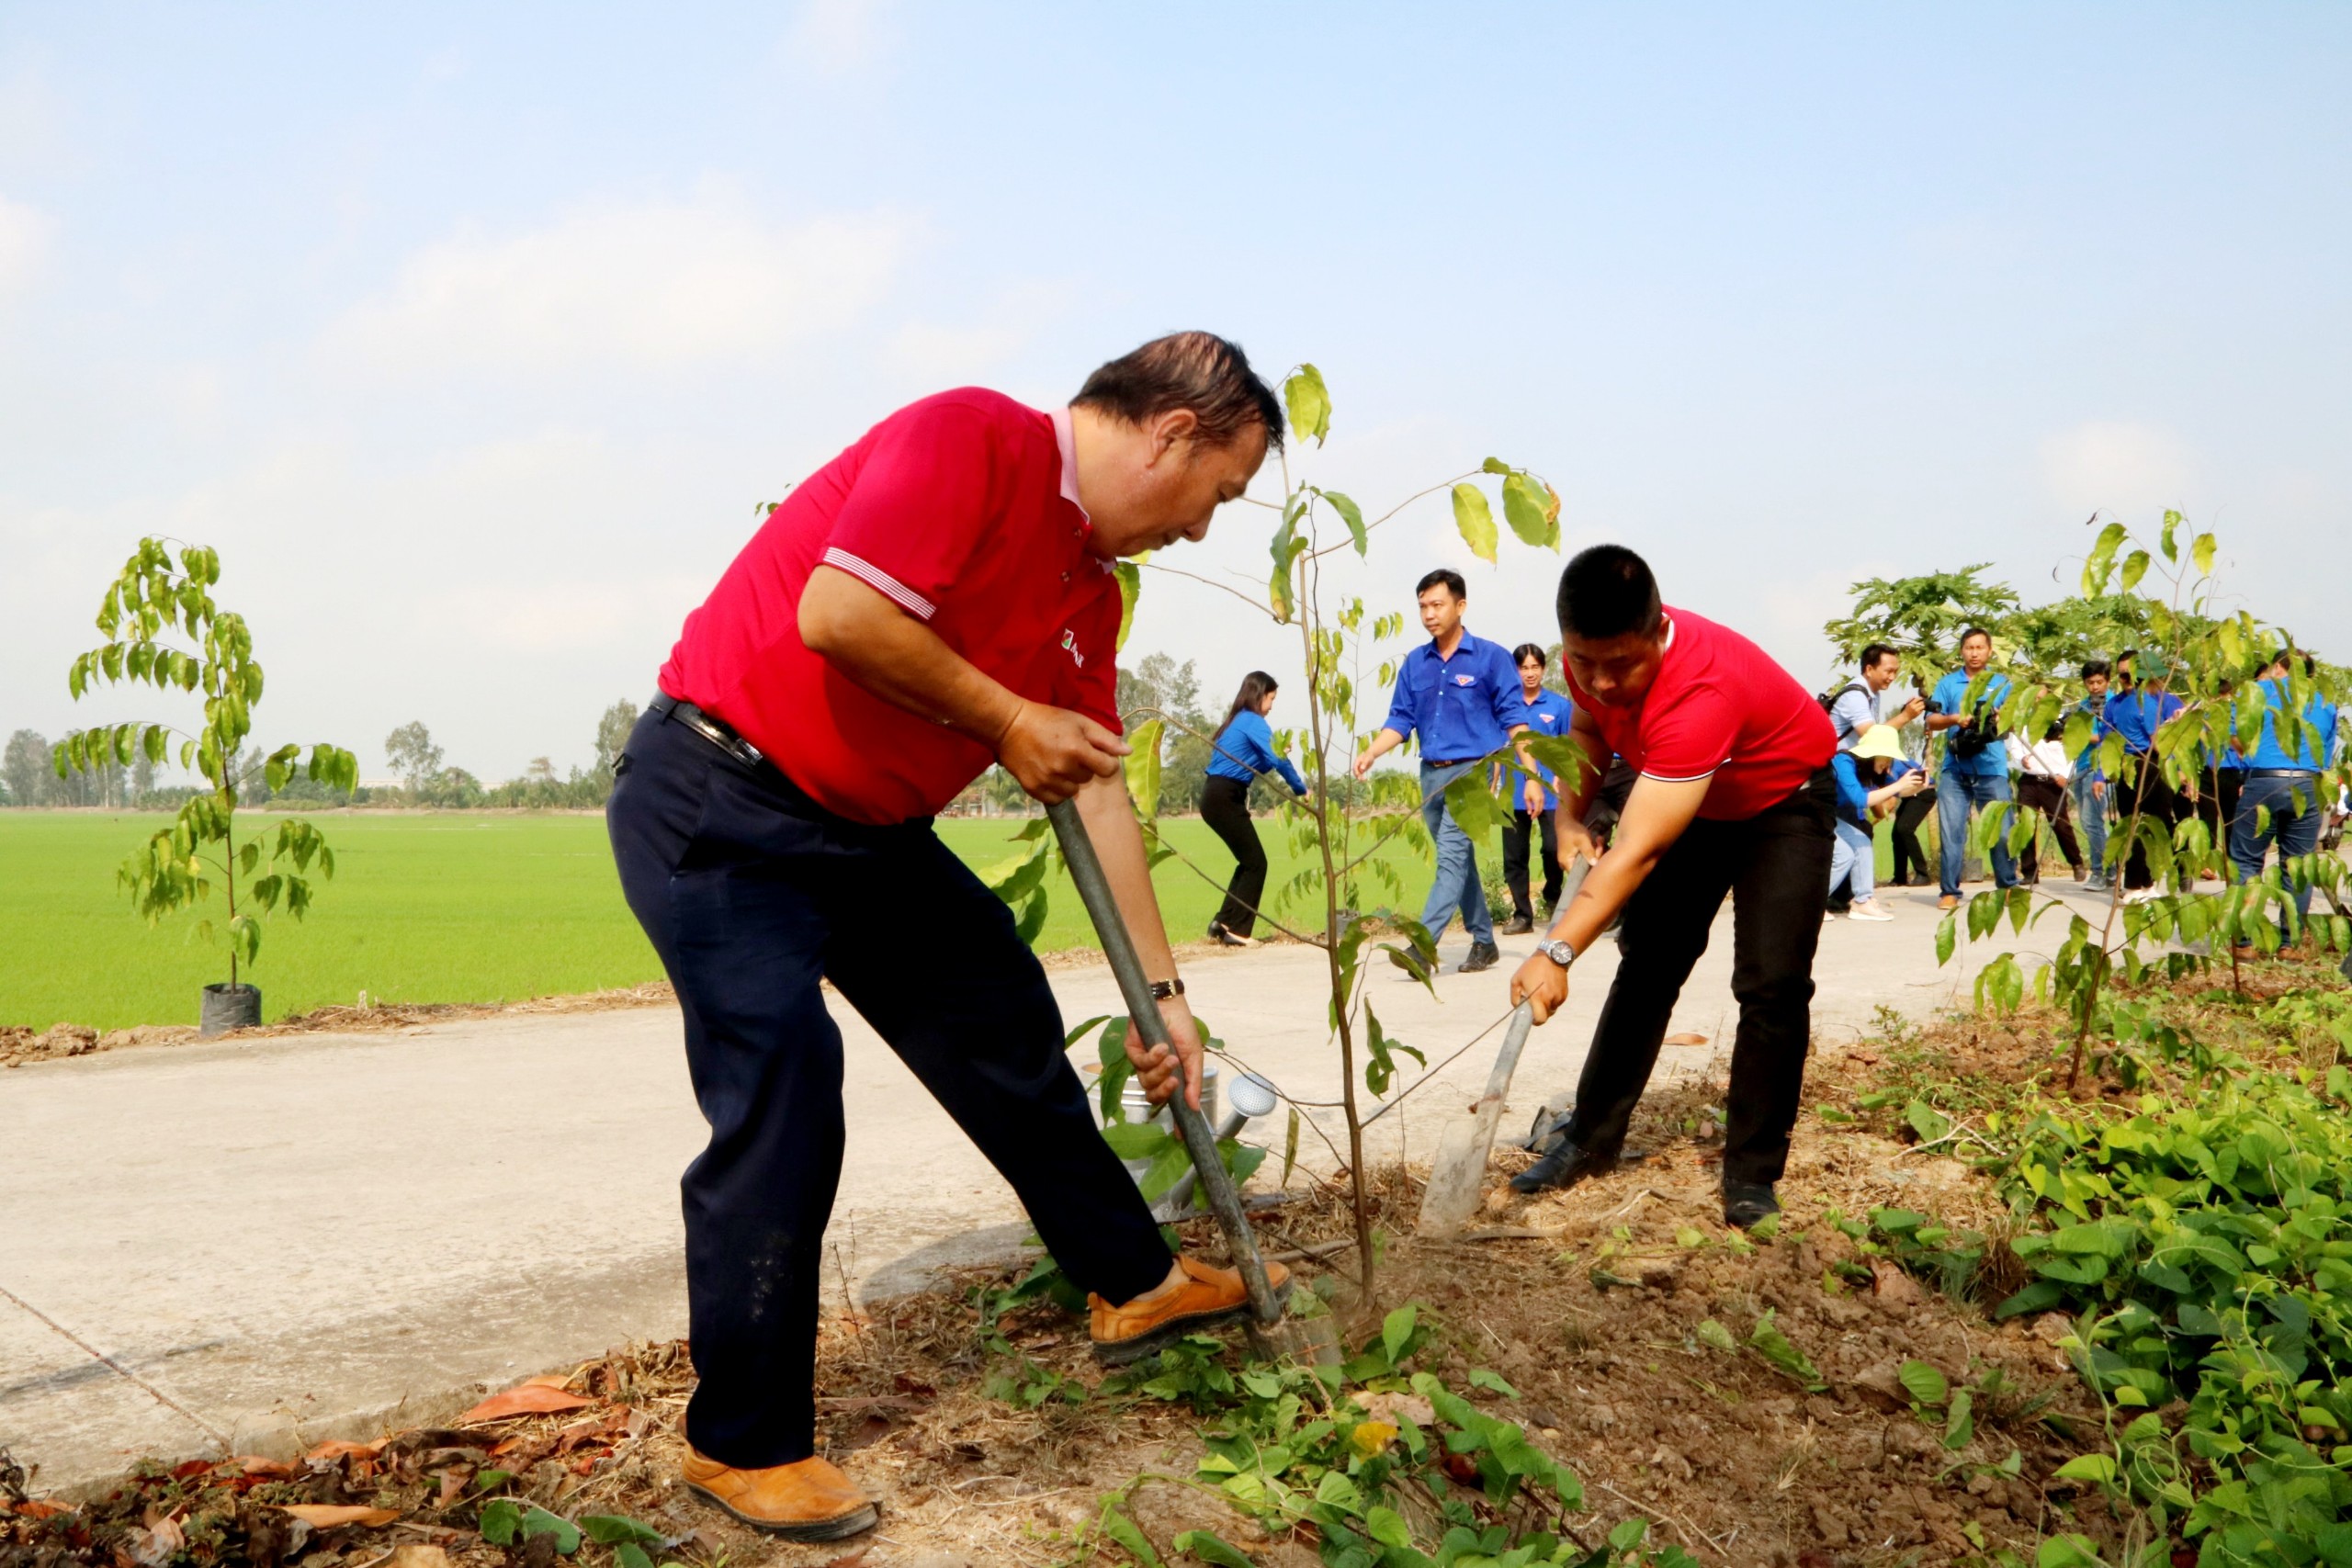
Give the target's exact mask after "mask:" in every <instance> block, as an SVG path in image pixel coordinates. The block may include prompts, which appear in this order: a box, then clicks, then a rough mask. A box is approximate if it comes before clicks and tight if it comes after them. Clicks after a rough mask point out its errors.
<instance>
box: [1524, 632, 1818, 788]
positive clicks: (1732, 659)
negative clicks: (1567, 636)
mask: <svg viewBox="0 0 2352 1568" xmlns="http://www.w3.org/2000/svg"><path fill="white" fill-rule="evenodd" d="M1666 615H1667V616H1668V620H1669V621H1670V622H1671V629H1670V630H1669V632H1668V638H1667V645H1666V655H1665V658H1664V659H1663V660H1660V662H1659V664H1658V671H1657V680H1656V681H1654V682H1651V684H1650V689H1649V690H1648V691H1647V692H1645V693H1644V694H1643V695H1642V700H1641V702H1640V703H1639V704H1638V705H1635V706H1633V707H1630V708H1621V707H1611V706H1610V705H1607V704H1606V703H1601V702H1598V701H1595V700H1594V699H1593V698H1591V697H1589V696H1588V695H1587V694H1585V691H1584V689H1583V688H1582V687H1581V686H1578V685H1577V678H1576V676H1575V674H1574V673H1573V672H1571V673H1570V674H1569V676H1568V690H1569V693H1570V694H1571V695H1573V696H1574V697H1575V699H1576V705H1577V710H1578V711H1579V712H1581V713H1583V714H1584V715H1585V716H1587V717H1589V718H1590V719H1591V720H1592V721H1593V723H1594V724H1596V725H1597V726H1599V727H1600V733H1601V735H1602V737H1603V738H1605V739H1607V740H1608V742H1609V744H1610V746H1611V748H1612V749H1613V750H1615V751H1616V752H1617V754H1618V755H1619V756H1621V757H1623V758H1624V759H1625V761H1628V762H1631V763H1632V764H1633V765H1634V767H1636V768H1638V769H1640V770H1641V772H1642V774H1643V776H1644V777H1645V778H1654V779H1661V780H1665V781H1667V782H1668V783H1687V782H1688V781H1690V780H1692V779H1702V778H1706V779H1711V780H1712V782H1711V783H1709V784H1708V785H1707V797H1706V799H1705V800H1703V801H1702V802H1701V803H1700V806H1699V815H1700V816H1702V817H1704V818H1710V819H1712V820H1714V821H1736V820H1737V819H1738V818H1744V817H1753V816H1755V815H1756V814H1757V813H1758V812H1759V811H1762V810H1763V809H1764V808H1765V807H1769V806H1773V805H1776V804H1778V803H1779V802H1780V801H1781V800H1783V799H1785V798H1787V796H1788V795H1790V793H1791V792H1792V791H1793V790H1795V788H1796V787H1797V786H1798V785H1799V784H1803V783H1804V782H1805V780H1807V779H1809V778H1811V777H1812V776H1813V775H1814V773H1815V771H1816V770H1818V769H1821V768H1825V767H1826V766H1828V765H1829V755H1830V753H1831V752H1833V751H1835V750H1837V749H1838V732H1837V730H1836V728H1833V727H1832V726H1831V724H1830V722H1829V716H1828V715H1827V714H1826V713H1824V712H1822V711H1821V704H1820V703H1819V702H1817V701H1816V700H1815V697H1814V695H1813V694H1812V693H1811V692H1808V691H1806V690H1805V689H1804V687H1803V686H1801V685H1799V684H1798V683H1797V682H1796V679H1795V678H1794V677H1793V676H1792V675H1791V674H1790V673H1789V672H1788V671H1785V670H1783V669H1781V667H1780V665H1779V664H1777V663H1775V662H1774V661H1773V660H1772V657H1771V655H1770V654H1768V653H1766V652H1765V651H1764V650H1763V649H1760V648H1758V647H1757V646H1756V645H1755V644H1754V643H1752V642H1750V641H1748V640H1747V638H1746V637H1742V636H1740V635H1739V634H1738V633H1737V632H1736V631H1733V630H1731V629H1730V628H1729V627H1727V626H1717V625H1716V624H1715V623H1714V622H1713V621H1710V620H1707V619H1705V618H1703V617H1702V616H1699V615H1692V614H1691V613H1690V612H1689V611H1688V610H1677V609H1674V608H1672V607H1670V606H1669V607H1668V609H1667V611H1666Z"/></svg>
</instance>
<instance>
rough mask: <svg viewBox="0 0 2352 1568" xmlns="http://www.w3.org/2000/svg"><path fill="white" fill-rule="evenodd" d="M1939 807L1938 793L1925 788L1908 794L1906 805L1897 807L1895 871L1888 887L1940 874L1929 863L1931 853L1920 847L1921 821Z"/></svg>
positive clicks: (1904, 800)
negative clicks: (1937, 805)
mask: <svg viewBox="0 0 2352 1568" xmlns="http://www.w3.org/2000/svg"><path fill="white" fill-rule="evenodd" d="M1935 808H1936V792H1935V791H1934V790H1931V789H1929V790H1922V791H1920V792H1919V793H1918V794H1917V795H1905V796H1904V797H1903V804H1902V805H1900V806H1898V807H1895V808H1894V876H1892V877H1890V878H1889V879H1888V886H1894V887H1901V886H1905V885H1906V884H1909V883H1911V882H1914V881H1917V882H1919V883H1922V884H1924V883H1926V882H1927V881H1928V879H1929V878H1931V877H1934V876H1936V875H1938V874H1939V873H1938V872H1937V869H1936V868H1935V867H1934V866H1932V865H1930V864H1928V852H1927V851H1926V850H1924V849H1922V848H1920V846H1919V824H1920V823H1922V822H1924V821H1926V820H1927V819H1928V813H1929V812H1931V811H1933V810H1935Z"/></svg>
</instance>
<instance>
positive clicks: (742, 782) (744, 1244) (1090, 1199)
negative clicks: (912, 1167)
mask: <svg viewBox="0 0 2352 1568" xmlns="http://www.w3.org/2000/svg"><path fill="white" fill-rule="evenodd" d="M616 772H617V773H619V775H620V776H619V782H618V783H617V784H615V786H614V789H613V795H612V801H611V804H610V805H609V806H608V807H606V808H605V818H606V822H607V824H608V826H609V828H610V830H611V834H612V840H613V857H614V859H615V860H616V862H617V863H618V864H619V868H620V880H621V891H622V893H623V894H624V895H625V896H626V897H628V906H629V909H630V911H631V912H632V913H634V914H635V915H636V916H637V918H638V921H639V924H641V925H642V926H644V928H645V934H646V935H647V936H648V937H649V938H650V939H651V941H652V942H653V949H654V951H655V952H656V953H659V954H660V955H661V959H662V966H663V967H664V968H665V969H667V970H668V971H669V974H670V979H671V983H672V984H673V985H674V986H675V987H677V991H678V1003H679V1007H680V1009H681V1010H682V1011H683V1012H684V1014H685V1035H686V1068H687V1071H688V1073H689V1074H690V1075H691V1076H692V1077H693V1079H694V1088H695V1100H696V1101H697V1102H698V1103H699V1104H700V1105H701V1107H702V1113H703V1117H704V1119H705V1120H706V1121H707V1122H709V1123H710V1145H709V1147H707V1148H706V1149H705V1150H704V1151H703V1152H702V1154H701V1155H700V1156H697V1157H696V1158H695V1162H694V1163H693V1164H692V1165H690V1166H688V1167H687V1168H686V1173H685V1178H684V1181H683V1182H682V1183H681V1186H682V1189H683V1191H684V1208H685V1221H686V1295H687V1303H688V1310H689V1318H690V1322H691V1325H692V1327H691V1333H692V1343H693V1347H694V1359H695V1371H696V1372H697V1373H698V1374H699V1375H700V1379H701V1381H700V1384H699V1386H697V1387H696V1388H695V1393H694V1398H693V1400H692V1402H691V1403H690V1404H688V1405H687V1407H686V1432H687V1438H688V1440H690V1441H691V1442H692V1443H693V1444H694V1446H695V1448H697V1449H699V1450H701V1451H702V1452H704V1453H705V1454H707V1455H708V1456H709V1457H710V1458H712V1459H715V1460H718V1461H721V1462H722V1463H725V1464H730V1465H736V1466H740V1467H743V1468H747V1469H756V1468H762V1467H765V1466H768V1465H776V1464H790V1463H794V1462H796V1461H799V1460H803V1459H806V1458H808V1457H809V1455H810V1453H811V1452H813V1451H814V1442H815V1424H816V1423H815V1400H814V1389H813V1387H812V1383H813V1378H814V1371H815V1358H816V1339H817V1308H818V1293H819V1289H820V1279H821V1277H822V1264H823V1260H824V1259H823V1243H824V1236H825V1224H826V1221H827V1218H828V1217H829V1216H830V1215H831V1212H832V1207H833V1194H834V1190H835V1189H836V1188H837V1187H838V1186H839V1184H840V1180H841V1165H842V1142H843V1129H842V1035H841V1031H840V1030H839V1029H838V1028H836V1027H835V1026H834V1024H833V1021H832V1019H831V1016H830V1015H828V1013H827V1012H826V1010H825V1003H824V998H822V996H820V993H819V991H818V985H817V983H818V980H819V978H820V976H821V977H825V978H830V979H831V981H832V982H833V984H834V985H835V986H837V987H840V989H841V993H842V996H843V997H845V998H848V1000H849V1002H850V1005H851V1006H853V1007H854V1008H856V1009H857V1010H858V1012H859V1013H860V1014H861V1015H863V1016H864V1017H865V1021H867V1022H868V1023H871V1024H872V1025H873V1026H874V1028H875V1030H876V1032H877V1033H879V1034H880V1035H881V1036H882V1038H883V1039H884V1040H885V1041H887V1042H888V1043H889V1045H890V1048H891V1049H892V1050H894V1051H896V1052H897V1053H898V1054H899V1058H900V1059H901V1060H903V1061H904V1062H905V1063H906V1064H907V1066H909V1067H910V1068H911V1069H912V1070H913V1072H914V1074H915V1076H916V1077H918V1078H921V1079H922V1084H923V1087H924V1088H925V1089H929V1090H930V1091H931V1092H932V1094H933V1096H934V1097H935V1098H936V1099H937V1100H939V1102H940V1103H941V1104H942V1105H944V1106H945V1107H946V1108H947V1111H948V1113H949V1114H950V1115H952V1116H954V1117H955V1118H956V1123H957V1124H958V1125H959V1126H961V1127H962V1128H963V1129H964V1131H965V1132H966V1134H968V1135H969V1136H970V1137H971V1139H972V1141H973V1142H974V1143H976V1144H978V1145H979V1147H980V1152H981V1153H983V1154H985V1155H987V1156H988V1157H989V1162H990V1163H991V1164H993V1165H994V1166H995V1167H996V1168H997V1169H998V1170H1000V1171H1001V1172H1003V1173H1004V1177H1005V1179H1006V1180H1008V1181H1010V1182H1011V1183H1012V1188H1013V1190H1014V1191H1015V1192H1017V1193H1018V1194H1019V1195H1020V1197H1021V1201H1022V1202H1023V1204H1025V1205H1027V1207H1028V1210H1029V1217H1030V1219H1031V1220H1032V1221H1034V1222H1035V1224H1036V1227H1037V1234H1038V1235H1040V1236H1042V1237H1043V1238H1044V1240H1045V1243H1046V1247H1048V1248H1050V1249H1051V1250H1052V1252H1053V1255H1054V1257H1055V1258H1056V1259H1057V1260H1058V1261H1059V1262H1060V1264H1061V1266H1062V1268H1063V1269H1064V1270H1065V1271H1066V1272H1067V1273H1068V1274H1069V1277H1070V1278H1071V1279H1072V1280H1075V1281H1077V1282H1078V1283H1079V1284H1080V1285H1081V1286H1083V1287H1085V1288H1087V1289H1089V1290H1092V1291H1096V1292H1100V1293H1101V1294H1103V1296H1105V1297H1108V1298H1109V1299H1110V1300H1112V1301H1126V1300H1130V1299H1132V1298H1134V1297H1136V1296H1138V1295H1141V1294H1143V1293H1144V1292H1147V1291H1150V1290H1152V1289H1154V1288H1155V1287H1157V1286H1158V1285H1159V1282H1160V1281H1161V1280H1162V1279H1164V1278H1165V1277H1166V1275H1167V1273H1168V1248H1167V1246H1166V1244H1165V1243H1163V1242H1162V1241H1161V1240H1160V1236H1159V1228H1158V1227H1157V1226H1156V1225H1154V1224H1152V1219H1151V1214H1150V1212H1149V1210H1148V1209H1147V1208H1146V1207H1145V1206H1144V1201H1143V1199H1142V1197H1141V1196H1140V1195H1139V1194H1138V1193H1137V1192H1136V1185H1135V1183H1134V1182H1133V1181H1132V1180H1130V1179H1128V1177H1127V1173H1126V1171H1125V1169H1124V1168H1121V1166H1120V1164H1119V1161H1118V1159H1117V1157H1116V1156H1114V1155H1113V1154H1112V1153H1111V1148H1110V1145H1107V1144H1105V1143H1104V1142H1103V1139H1102V1136H1101V1134H1099V1133H1097V1132H1096V1130H1095V1124H1094V1118H1093V1115H1092V1113H1091V1110H1090V1108H1089V1106H1088V1103H1087V1097H1086V1091H1085V1089H1083V1088H1082V1087H1081V1086H1080V1083H1079V1078H1078V1075H1077V1074H1076V1073H1075V1072H1073V1071H1071V1070H1070V1065H1069V1057H1068V1056H1066V1055H1064V1054H1063V1046H1062V1021H1061V1013H1060V1010H1059V1009H1058V1008H1057V1006H1056V1004H1055V1001H1054V995H1053V992H1052V991H1051V990H1050V989H1048V988H1047V987H1046V976H1045V971H1044V970H1043V969H1042V968H1040V967H1039V966H1038V964H1037V960H1036V956H1035V954H1034V953H1031V952H1030V951H1029V949H1028V947H1027V946H1026V945H1025V944H1024V943H1023V942H1022V941H1021V940H1020V938H1019V936H1018V935H1017V934H1016V933H1015V932H1014V930H1013V922H1012V911H1011V910H1009V909H1008V908H1005V906H1004V904H1003V903H1002V902H1001V900H1000V899H998V897H996V896H995V895H994V894H992V893H990V892H989V890H988V889H987V887H985V886H982V885H981V883H980V881H979V879H978V877H976V876H974V875H973V874H971V872H970V871H968V870H967V869H966V868H965V866H964V864H963V863H962V862H960V861H958V860H957V859H956V857H955V856H954V855H953V854H951V853H950V852H948V850H947V848H946V846H945V845H944V844H942V843H941V842H940V841H939V840H938V838H937V837H936V836H935V835H934V834H933V832H932V830H931V824H930V822H929V821H928V820H918V821H914V822H908V823H904V824H901V825H899V826H896V827H888V828H874V827H866V826H863V825H861V824H857V823H853V822H847V821H844V820H842V818H837V817H833V816H831V815H830V814H829V813H827V812H825V811H824V810H822V809H821V808H820V807H817V806H816V805H815V804H814V803H813V802H811V801H810V800H809V798H808V797H807V796H806V795H803V794H802V793H801V792H800V791H799V790H798V789H797V788H796V787H794V785H793V784H791V782H790V781H789V780H787V779H786V777H785V776H784V775H783V774H782V773H779V772H777V771H776V770H775V768H774V767H773V766H770V765H765V764H763V765H762V766H761V767H759V768H757V769H754V768H752V767H750V766H748V765H746V764H745V763H743V762H741V761H739V760H737V759H736V758H734V757H732V756H730V755H729V754H727V753H726V752H723V751H721V750H719V749H718V747H716V746H714V745H713V744H711V743H710V742H709V741H707V740H706V739H703V738H702V737H701V736H699V735H697V734H695V732H694V731H692V730H690V729H688V728H686V727H685V726H684V725H683V724H680V723H677V722H675V721H673V719H671V717H670V716H668V715H667V714H665V713H660V712H650V713H648V714H646V716H644V717H643V718H640V719H639V720H638V724H637V728H636V729H635V730H633V731H631V732H630V735H629V739H628V746H627V748H626V749H625V750H624V752H623V755H622V757H621V760H620V762H619V765H618V767H617V769H616ZM909 909H921V910H922V912H923V917H924V919H925V921H926V923H927V924H928V925H929V926H930V928H931V929H932V930H933V931H934V932H936V933H938V940H937V941H935V942H928V943H926V944H924V947H923V950H922V952H921V953H915V952H912V951H910V948H909V945H908V943H907V941H906V940H905V938H904V937H903V936H902V935H901V934H900V932H901V931H902V929H903V927H904V924H905V916H906V911H907V910H909Z"/></svg>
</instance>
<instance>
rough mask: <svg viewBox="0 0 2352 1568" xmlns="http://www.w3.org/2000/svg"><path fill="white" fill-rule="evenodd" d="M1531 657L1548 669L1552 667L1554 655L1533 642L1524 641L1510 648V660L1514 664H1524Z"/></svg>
mask: <svg viewBox="0 0 2352 1568" xmlns="http://www.w3.org/2000/svg"><path fill="white" fill-rule="evenodd" d="M1531 659H1532V660H1535V662H1536V663H1538V664H1541V665H1543V666H1544V668H1545V669H1547V670H1548V669H1550V668H1551V667H1552V656H1551V655H1550V654H1548V653H1546V652H1544V650H1543V649H1540V648H1538V647H1536V646H1535V645H1534V644H1533V643H1532V642H1522V643H1521V644H1520V645H1519V646H1518V647H1517V648H1514V649H1511V650H1510V661H1511V663H1512V664H1514V665H1519V664H1524V663H1526V662H1527V661H1528V660H1531Z"/></svg>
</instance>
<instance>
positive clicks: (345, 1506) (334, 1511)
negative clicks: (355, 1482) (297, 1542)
mask: <svg viewBox="0 0 2352 1568" xmlns="http://www.w3.org/2000/svg"><path fill="white" fill-rule="evenodd" d="M277 1511H278V1512H279V1513H282V1514H290V1515H291V1516H293V1517H295V1518H298V1519H300V1520H301V1521H302V1522H303V1523H304V1524H306V1525H308V1526H310V1527H311V1529H314V1530H328V1529H334V1528H335V1527H336V1526H337V1525H366V1526H368V1528H369V1529H375V1528H376V1527H378V1526H379V1525H388V1524H390V1523H391V1522H392V1521H393V1520H394V1519H397V1518H399V1517H401V1512H400V1510H399V1509H398V1508H365V1507H361V1506H359V1505H357V1504H356V1503H280V1504H279V1505H277Z"/></svg>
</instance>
